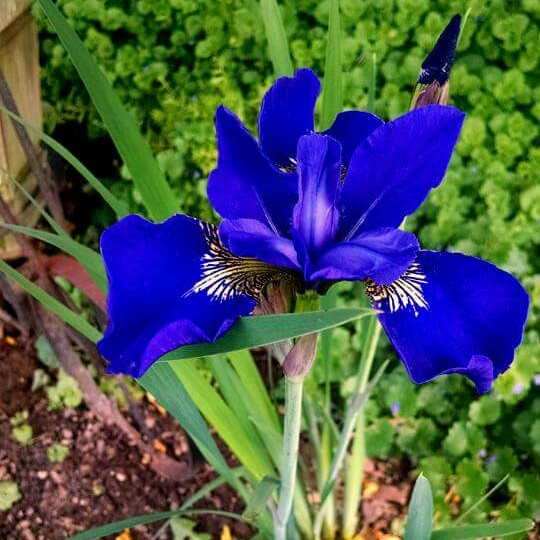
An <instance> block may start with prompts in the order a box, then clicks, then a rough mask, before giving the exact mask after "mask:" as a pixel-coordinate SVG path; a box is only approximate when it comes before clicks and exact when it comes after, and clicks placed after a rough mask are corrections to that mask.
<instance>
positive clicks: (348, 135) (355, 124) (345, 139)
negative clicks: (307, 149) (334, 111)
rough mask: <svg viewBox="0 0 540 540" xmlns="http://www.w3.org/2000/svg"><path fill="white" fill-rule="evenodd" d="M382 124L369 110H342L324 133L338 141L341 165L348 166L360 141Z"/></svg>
mask: <svg viewBox="0 0 540 540" xmlns="http://www.w3.org/2000/svg"><path fill="white" fill-rule="evenodd" d="M383 124H384V122H383V121H382V120H381V119H380V118H379V117H378V116H375V115H374V114H372V113H369V112H365V111H343V112H340V113H339V114H338V115H337V116H336V119H335V120H334V123H333V124H332V125H331V126H330V127H329V128H328V129H327V130H326V131H325V132H324V133H325V135H329V136H330V137H332V138H334V139H336V140H337V141H339V143H340V144H341V148H342V156H341V160H342V162H343V165H344V166H345V167H348V166H349V162H350V161H351V157H352V155H353V153H354V151H355V150H356V148H357V147H358V146H359V145H360V143H361V142H362V141H364V140H365V139H366V138H367V137H368V136H369V135H370V134H371V133H373V131H375V130H376V129H377V128H378V127H380V126H382V125H383Z"/></svg>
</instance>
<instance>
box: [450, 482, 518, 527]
mask: <svg viewBox="0 0 540 540" xmlns="http://www.w3.org/2000/svg"><path fill="white" fill-rule="evenodd" d="M509 478H510V474H507V475H506V476H505V477H504V478H503V479H502V480H500V481H499V482H497V484H496V485H495V486H493V487H492V488H491V489H490V490H489V491H488V492H487V493H486V494H485V495H484V496H483V497H481V498H480V499H478V500H477V501H476V502H475V503H474V504H473V505H472V506H470V507H469V508H467V510H465V512H463V514H461V515H460V516H459V517H458V518H457V519H456V521H455V522H454V523H456V524H457V523H459V522H461V521H463V520H464V519H465V518H466V517H467V516H468V515H469V514H470V513H471V512H472V511H473V510H474V509H475V508H478V507H479V506H480V505H481V504H482V503H483V502H484V501H486V500H487V499H489V498H490V497H491V496H492V495H493V494H494V493H495V492H496V491H497V490H498V489H499V488H500V487H501V486H502V485H503V484H504V483H505V482H506V481H507V480H508V479H509Z"/></svg>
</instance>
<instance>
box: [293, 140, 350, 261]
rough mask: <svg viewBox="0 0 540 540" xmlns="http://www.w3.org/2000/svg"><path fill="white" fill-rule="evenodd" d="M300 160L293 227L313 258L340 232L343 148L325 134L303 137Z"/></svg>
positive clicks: (300, 146) (299, 143) (299, 147)
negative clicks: (339, 203)
mask: <svg viewBox="0 0 540 540" xmlns="http://www.w3.org/2000/svg"><path fill="white" fill-rule="evenodd" d="M297 159H298V191H299V198H298V203H297V204H296V206H295V207H294V211H293V227H294V231H295V233H297V237H298V238H299V239H301V241H302V242H303V244H304V246H305V251H306V253H307V255H308V256H309V257H310V258H312V259H314V258H316V256H317V254H318V253H319V252H320V251H321V250H322V249H323V248H324V247H325V246H326V245H328V243H329V242H331V241H332V240H333V238H334V236H335V234H336V232H337V226H338V220H339V211H338V209H337V206H336V201H337V196H338V189H339V185H340V182H339V179H340V174H341V146H340V145H339V143H338V142H337V141H335V140H334V139H332V138H331V137H327V136H325V135H315V134H312V135H304V136H303V137H302V138H301V139H300V141H299V142H298V151H297Z"/></svg>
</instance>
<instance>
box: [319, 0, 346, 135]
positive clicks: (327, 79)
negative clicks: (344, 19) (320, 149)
mask: <svg viewBox="0 0 540 540" xmlns="http://www.w3.org/2000/svg"><path fill="white" fill-rule="evenodd" d="M323 86H324V90H323V95H322V109H321V122H320V123H321V125H320V130H321V131H322V130H325V129H328V128H329V127H330V126H331V125H332V122H333V121H334V119H335V117H336V115H337V114H338V113H339V111H341V108H342V107H343V84H342V64H341V24H340V18H339V0H331V2H330V17H329V21H328V44H327V47H326V63H325V67H324V85H323Z"/></svg>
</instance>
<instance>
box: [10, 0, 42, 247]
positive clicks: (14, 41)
mask: <svg viewBox="0 0 540 540" xmlns="http://www.w3.org/2000/svg"><path fill="white" fill-rule="evenodd" d="M31 3H32V2H31V0H0V69H1V70H2V71H3V73H4V76H5V78H6V80H7V82H8V85H9V86H10V88H11V92H12V94H13V96H14V98H15V101H16V102H17V107H18V108H19V112H20V114H21V116H22V117H23V118H24V119H25V120H26V121H27V122H29V123H30V124H31V125H33V126H36V127H38V128H41V126H42V109H41V91H40V83H39V48H38V40H37V31H36V27H35V24H34V21H33V19H32V16H31V14H30V5H31ZM31 137H32V141H33V142H34V144H36V145H37V144H38V140H37V137H36V136H35V135H33V134H31ZM13 179H16V180H17V181H19V182H21V183H22V184H23V185H24V186H25V187H26V189H27V190H28V191H30V192H34V191H35V189H36V186H37V181H36V179H35V178H34V176H33V175H32V174H31V172H30V170H29V166H28V164H27V160H26V156H25V154H24V152H23V149H22V147H21V145H20V143H19V141H18V139H17V136H16V134H15V131H14V129H13V126H12V125H11V121H10V120H9V119H8V118H7V117H6V116H5V115H1V114H0V193H1V194H2V197H3V198H4V199H5V201H6V202H7V203H8V204H9V205H10V208H11V210H12V212H13V213H14V214H15V215H16V216H17V217H18V219H19V220H20V221H21V222H22V223H25V224H31V223H32V222H33V221H35V219H36V215H35V211H34V210H33V208H32V207H30V206H28V203H27V201H26V199H25V198H24V197H23V196H22V195H21V193H20V192H19V190H18V189H17V188H16V186H15V185H14V183H13ZM18 254H19V250H18V246H17V244H16V242H15V241H14V240H13V238H11V237H9V236H4V237H2V238H1V239H0V256H1V257H2V258H9V257H14V256H17V255H18Z"/></svg>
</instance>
